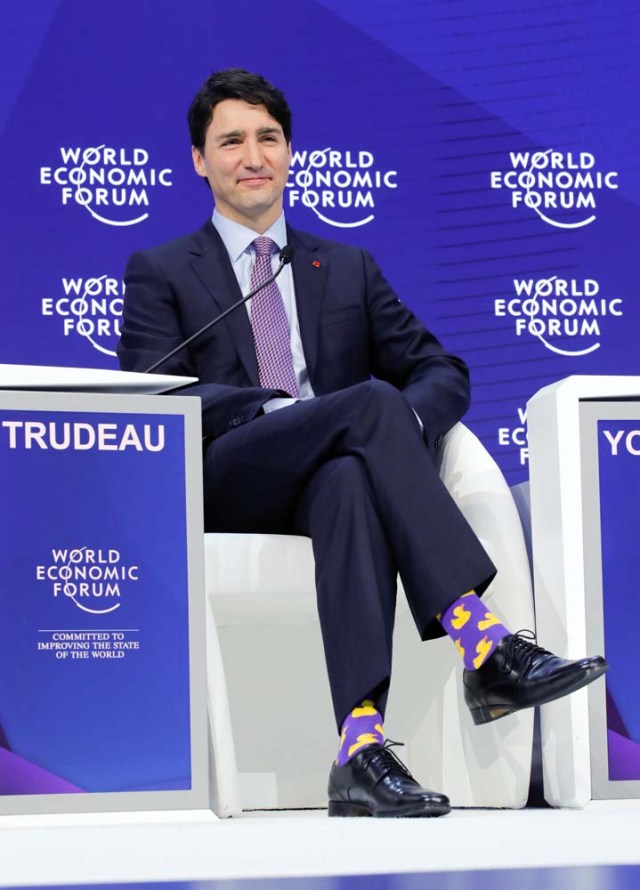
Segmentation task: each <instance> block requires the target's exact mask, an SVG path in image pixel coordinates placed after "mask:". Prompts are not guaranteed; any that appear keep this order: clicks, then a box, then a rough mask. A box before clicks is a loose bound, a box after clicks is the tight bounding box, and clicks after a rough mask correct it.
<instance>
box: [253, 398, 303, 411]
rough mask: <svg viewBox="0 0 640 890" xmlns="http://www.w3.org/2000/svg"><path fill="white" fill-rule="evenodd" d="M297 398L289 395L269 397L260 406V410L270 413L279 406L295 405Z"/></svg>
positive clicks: (277, 409)
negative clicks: (276, 397)
mask: <svg viewBox="0 0 640 890" xmlns="http://www.w3.org/2000/svg"><path fill="white" fill-rule="evenodd" d="M297 401H298V399H293V398H291V397H290V396H288V397H287V398H284V397H283V398H278V399H269V401H268V402H265V403H264V405H263V406H262V410H263V411H264V413H265V414H271V412H272V411H279V410H280V408H287V407H288V406H289V405H295V403H296V402H297Z"/></svg>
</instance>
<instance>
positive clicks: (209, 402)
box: [118, 69, 606, 816]
mask: <svg viewBox="0 0 640 890" xmlns="http://www.w3.org/2000/svg"><path fill="white" fill-rule="evenodd" d="M189 126H190V132H191V139H192V145H193V149H192V151H193V162H194V166H195V170H196V172H197V173H198V175H200V176H202V177H203V178H205V179H206V180H207V181H208V183H209V186H210V188H211V190H212V192H213V196H214V199H215V211H214V214H213V218H212V220H210V221H208V222H207V223H206V224H205V225H204V226H203V228H201V229H200V230H199V231H198V232H196V233H195V234H193V235H189V236H186V237H184V238H180V239H178V240H177V241H173V242H171V243H169V244H165V245H162V246H160V247H157V248H154V249H152V250H148V251H144V252H140V253H137V254H134V255H133V256H132V257H131V258H130V260H129V264H128V267H127V271H126V274H125V282H126V297H125V306H124V319H123V326H122V336H121V341H120V344H119V347H118V354H119V356H120V361H121V365H122V367H123V368H124V369H127V370H145V369H147V368H149V367H150V366H151V365H153V364H154V363H155V362H157V361H158V360H159V359H161V358H162V357H163V356H164V355H166V354H167V353H169V352H170V351H171V350H172V349H173V348H174V347H176V346H178V345H179V344H180V343H181V342H182V341H184V340H185V339H186V338H188V337H189V336H191V335H192V334H193V333H195V332H196V331H198V330H199V329H200V328H201V327H202V326H204V325H205V324H206V323H207V322H208V321H209V320H210V319H211V318H212V317H213V316H216V315H217V314H219V313H220V312H222V311H224V310H225V309H226V308H228V307H229V306H230V305H232V304H233V303H234V302H236V301H237V300H238V299H239V298H240V296H241V294H243V293H248V292H249V291H250V290H252V289H254V288H255V287H257V286H259V285H264V286H263V289H262V291H261V292H260V293H259V294H258V295H257V296H256V297H254V298H253V300H252V301H251V302H250V303H248V304H247V308H245V307H240V308H239V309H238V310H236V311H235V312H234V313H232V314H230V315H229V317H228V318H226V319H225V320H224V322H223V323H221V324H219V325H217V326H216V327H215V328H213V329H212V330H211V331H210V332H208V333H207V334H205V335H204V336H202V337H200V338H199V339H197V340H196V341H194V343H193V344H191V345H190V346H189V347H188V348H187V349H184V350H181V351H180V352H178V353H177V354H176V355H175V356H174V357H172V358H171V359H170V360H168V361H167V362H166V363H164V364H162V366H161V367H160V370H162V371H163V372H167V373H169V372H171V373H175V374H186V375H191V376H197V377H198V378H199V383H198V384H197V385H194V386H193V387H189V388H188V389H187V390H185V392H187V393H188V394H190V395H198V396H200V398H201V400H202V418H203V435H204V458H203V459H204V479H205V490H204V501H205V524H206V528H207V530H209V531H241V532H273V533H284V534H287V533H289V534H304V535H309V536H310V537H311V539H312V542H313V548H314V555H315V561H316V583H317V592H318V609H319V614H320V621H321V626H322V633H323V640H324V647H325V655H326V661H327V669H328V673H329V680H330V686H331V692H332V697H333V705H334V711H335V716H336V722H337V726H338V731H339V732H340V736H341V741H340V748H339V752H338V757H337V760H336V763H334V765H333V767H332V769H331V775H330V780H329V813H330V815H351V814H359V815H376V816H396V815H419V816H423V815H425V816H430V815H441V814H443V813H446V812H448V811H449V802H448V800H447V798H446V797H445V795H444V794H440V793H438V792H433V791H427V790H425V789H423V788H421V787H420V786H419V785H418V783H417V782H416V781H415V780H414V779H413V778H412V777H411V776H410V774H409V773H408V771H407V770H406V768H405V767H404V766H403V765H402V764H401V763H400V761H399V760H398V759H397V758H396V757H395V755H394V754H393V753H392V752H391V751H390V750H389V748H388V746H386V745H385V744H384V736H383V727H382V719H383V713H384V708H385V703H386V695H387V690H388V686H389V678H390V674H391V640H392V631H393V620H394V611H395V596H396V577H397V575H398V573H399V574H400V576H401V578H402V581H403V585H404V588H405V591H406V593H407V598H408V601H409V604H410V607H411V609H412V613H413V616H414V618H415V621H416V624H417V627H418V631H419V633H420V635H421V637H422V638H423V639H429V638H432V637H434V636H438V635H440V634H442V633H443V631H444V632H447V633H449V634H450V636H452V638H453V639H454V641H455V643H456V646H457V647H458V649H459V651H460V652H461V654H463V655H464V658H465V673H464V678H465V695H466V699H467V702H468V704H469V706H470V708H471V709H472V713H473V716H474V720H475V722H476V723H482V722H487V721H488V720H492V719H496V718H497V717H501V716H504V715H506V714H509V713H512V712H513V711H516V710H518V709H520V708H522V707H530V706H533V705H536V704H540V703H542V702H545V701H550V700H552V699H553V698H557V697H559V696H560V695H564V694H567V693H568V692H571V691H573V690H574V689H577V688H580V686H583V685H585V684H586V683H587V682H590V681H591V680H593V679H595V678H596V677H597V676H599V675H600V674H601V673H602V672H603V671H604V670H605V668H606V665H605V663H604V661H603V660H602V659H600V658H592V659H583V660H582V661H579V662H569V661H565V660H562V659H559V658H556V657H555V656H553V655H551V654H550V653H548V652H545V650H542V649H539V648H538V647H536V646H534V645H533V644H531V643H530V642H528V641H526V640H524V639H523V638H522V637H520V636H517V635H512V634H510V632H509V631H508V629H507V628H505V627H504V626H503V625H502V624H500V622H499V620H498V619H497V618H496V617H495V616H493V615H491V614H490V613H488V612H486V610H485V609H484V607H483V606H482V603H481V600H480V599H479V595H481V594H482V592H483V591H484V590H485V589H486V587H487V586H488V584H489V583H490V581H491V579H492V578H493V575H494V574H495V569H494V567H493V565H492V564H491V561H490V560H489V558H488V557H487V555H486V553H485V552H484V550H483V549H482V547H481V545H480V544H479V542H478V541H477V539H476V537H475V535H474V534H473V532H472V531H471V529H470V527H469V526H468V525H467V523H466V521H465V519H464V518H463V516H462V514H461V513H460V512H459V511H458V509H457V507H456V506H455V504H454V503H453V501H452V500H451V498H450V496H449V494H448V492H447V491H446V489H445V488H444V486H443V485H442V483H441V481H440V479H439V476H438V473H437V469H436V462H435V460H434V459H435V458H436V457H437V453H438V448H439V446H440V443H441V441H442V437H443V435H444V434H445V433H446V432H447V431H448V430H449V429H451V427H452V426H453V425H454V424H455V423H456V422H457V421H458V420H459V419H460V418H461V417H462V415H463V414H464V412H465V411H466V409H467V406H468V400H469V382H468V372H467V368H466V366H465V365H464V363H463V362H462V361H461V360H460V359H458V358H456V357H454V356H452V355H448V354H447V353H446V352H445V351H444V349H443V348H442V346H441V345H440V343H439V342H438V341H437V339H436V338H435V337H434V336H433V335H432V334H431V333H429V332H428V331H427V330H426V328H425V327H424V326H423V325H422V323H421V322H420V321H418V319H417V318H416V317H415V316H414V315H413V314H412V313H411V312H410V311H409V310H408V309H407V308H406V307H405V306H404V305H403V304H402V303H401V302H400V301H399V300H398V298H397V296H396V295H395V294H394V293H393V291H392V289H391V287H390V286H389V284H388V283H387V282H386V281H385V279H384V278H383V276H382V274H381V272H380V270H379V269H378V267H377V266H376V264H375V263H374V261H373V260H372V258H371V257H370V256H369V255H368V254H367V252H366V251H363V250H359V249H356V248H352V247H347V246H344V245H340V244H337V243H335V242H332V241H326V240H324V239H321V238H317V237H315V236H312V235H308V234H304V233H302V232H297V231H294V230H292V229H290V228H288V227H287V225H286V223H285V220H284V216H283V210H282V207H283V192H284V188H285V185H286V181H287V176H288V171H289V163H290V161H291V114H290V111H289V108H288V105H287V103H286V100H285V98H284V96H283V95H282V93H281V92H280V91H279V90H277V89H276V88H275V87H273V86H272V85H271V84H269V83H268V82H267V81H265V80H264V79H263V78H261V77H259V76H257V75H253V74H250V73H248V72H246V71H242V70H240V69H230V70H227V71H222V72H218V73H216V74H214V75H212V76H211V77H210V78H209V79H208V80H207V81H206V82H205V84H204V86H203V88H202V89H201V90H200V92H199V93H198V94H197V96H196V98H195V99H194V101H193V103H192V105H191V108H190V111H189ZM285 245H289V247H290V248H291V249H292V251H293V254H292V262H291V266H286V267H285V268H284V270H283V271H282V274H281V275H280V276H279V278H278V282H277V284H273V283H269V278H270V276H271V275H272V274H273V273H274V272H275V271H276V270H277V268H278V265H279V263H278V256H279V253H280V251H281V249H282V248H284V247H285Z"/></svg>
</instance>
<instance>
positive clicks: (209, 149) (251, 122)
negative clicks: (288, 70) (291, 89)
mask: <svg viewBox="0 0 640 890" xmlns="http://www.w3.org/2000/svg"><path fill="white" fill-rule="evenodd" d="M192 153H193V164H194V167H195V169H196V173H197V174H198V175H199V176H206V178H207V179H208V180H209V185H210V186H211V190H212V192H213V196H214V198H215V202H216V208H217V210H218V212H219V213H221V214H222V215H223V216H226V217H228V218H229V219H233V220H235V221H236V222H239V223H242V224H243V225H245V226H248V227H249V228H251V229H254V230H255V231H257V232H265V231H266V230H267V229H268V228H269V226H270V225H272V223H273V222H275V220H276V219H277V218H278V216H279V215H280V213H281V212H282V194H283V191H284V187H285V184H286V181H287V176H288V174H289V164H290V163H291V146H290V145H287V142H286V140H285V138H284V134H283V132H282V127H281V126H280V124H279V123H278V122H277V121H276V120H274V118H272V117H271V115H270V114H269V112H268V111H267V109H266V108H265V106H264V105H249V103H248V102H243V101H242V100H241V99H225V100H224V102H220V103H219V104H218V105H216V107H215V108H214V110H213V117H212V119H211V123H210V124H209V127H208V129H207V133H206V139H205V145H204V152H201V151H200V150H199V149H197V148H195V147H194V148H193V149H192Z"/></svg>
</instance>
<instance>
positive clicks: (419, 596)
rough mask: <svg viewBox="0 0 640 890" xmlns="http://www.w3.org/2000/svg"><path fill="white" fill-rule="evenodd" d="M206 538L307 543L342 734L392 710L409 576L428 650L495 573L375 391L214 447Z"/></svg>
mask: <svg viewBox="0 0 640 890" xmlns="http://www.w3.org/2000/svg"><path fill="white" fill-rule="evenodd" d="M204 481H205V486H204V488H205V492H204V499H205V527H206V529H207V531H235V532H263V533H272V534H302V535H309V536H310V537H311V540H312V544H313V551H314V556H315V564H316V588H317V596H318V612H319V616H320V624H321V628H322V636H323V643H324V649H325V656H326V661H327V670H328V674H329V683H330V686H331V694H332V698H333V707H334V711H335V715H336V721H337V724H338V726H340V725H341V723H342V721H343V720H344V717H345V716H346V714H347V713H348V712H349V711H350V710H351V708H353V707H354V706H355V704H357V703H358V702H360V701H361V700H362V699H364V698H368V697H372V698H374V699H375V700H376V701H377V702H378V706H379V708H380V710H381V711H383V710H384V706H385V702H386V694H387V689H388V686H389V679H390V676H391V648H392V636H393V622H394V615H395V601H396V577H397V574H398V573H399V574H400V577H401V578H402V582H403V585H404V589H405V592H406V595H407V600H408V603H409V606H410V608H411V611H412V614H413V617H414V620H415V622H416V625H417V627H418V631H419V633H420V635H421V637H422V639H429V638H432V637H435V636H439V635H441V634H442V630H441V628H440V625H439V623H438V622H437V620H436V619H435V615H436V614H438V613H439V612H441V611H442V610H443V609H445V608H446V607H447V606H448V605H449V604H450V603H451V602H453V600H454V599H456V598H457V597H459V596H461V595H462V594H463V593H466V592H467V591H469V590H471V589H476V590H477V591H478V592H482V591H483V590H484V589H485V588H486V587H487V585H488V584H489V582H490V581H491V579H492V578H493V576H494V574H495V568H494V566H493V564H492V563H491V560H490V559H489V557H488V556H487V554H486V553H485V551H484V549H483V548H482V546H481V544H480V542H479V541H478V539H477V538H476V536H475V535H474V533H473V531H472V530H471V528H470V526H469V525H468V523H467V521H466V520H465V518H464V517H463V515H462V513H461V512H460V511H459V510H458V508H457V507H456V505H455V503H454V502H453V500H452V499H451V496H450V495H449V493H448V491H447V490H446V488H445V487H444V485H443V483H442V481H441V480H440V477H439V476H438V473H437V470H436V467H435V465H434V463H433V460H432V458H431V455H430V454H429V452H428V450H427V447H426V445H425V442H424V439H423V438H422V434H421V432H420V429H419V426H418V423H417V421H416V418H415V415H414V414H413V411H412V410H411V407H410V406H409V404H408V402H407V401H406V399H405V398H404V396H403V395H402V394H401V393H400V392H399V391H398V390H397V389H395V388H394V387H393V386H391V385H389V384H387V383H383V382H380V381H377V380H371V381H368V382H366V383H361V384H357V385H356V386H352V387H349V388H347V389H344V390H340V391H339V392H335V393H331V394H329V395H325V396H319V397H316V398H315V399H310V400H308V401H303V402H298V403H296V404H295V405H292V406H290V407H287V408H283V409H281V410H279V411H275V412H272V413H270V414H266V415H264V416H260V417H257V418H255V419H254V420H252V421H251V422H250V423H247V424H245V425H244V426H241V427H238V428H236V429H234V430H232V431H231V432H229V433H227V434H225V435H224V436H221V437H219V438H217V439H214V440H212V441H210V442H209V443H208V444H207V445H206V447H205V453H204Z"/></svg>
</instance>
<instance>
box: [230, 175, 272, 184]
mask: <svg viewBox="0 0 640 890" xmlns="http://www.w3.org/2000/svg"><path fill="white" fill-rule="evenodd" d="M238 181H239V183H240V184H244V185H262V183H264V182H271V180H270V178H269V177H268V176H247V177H246V178H244V179H240V180H238Z"/></svg>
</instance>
